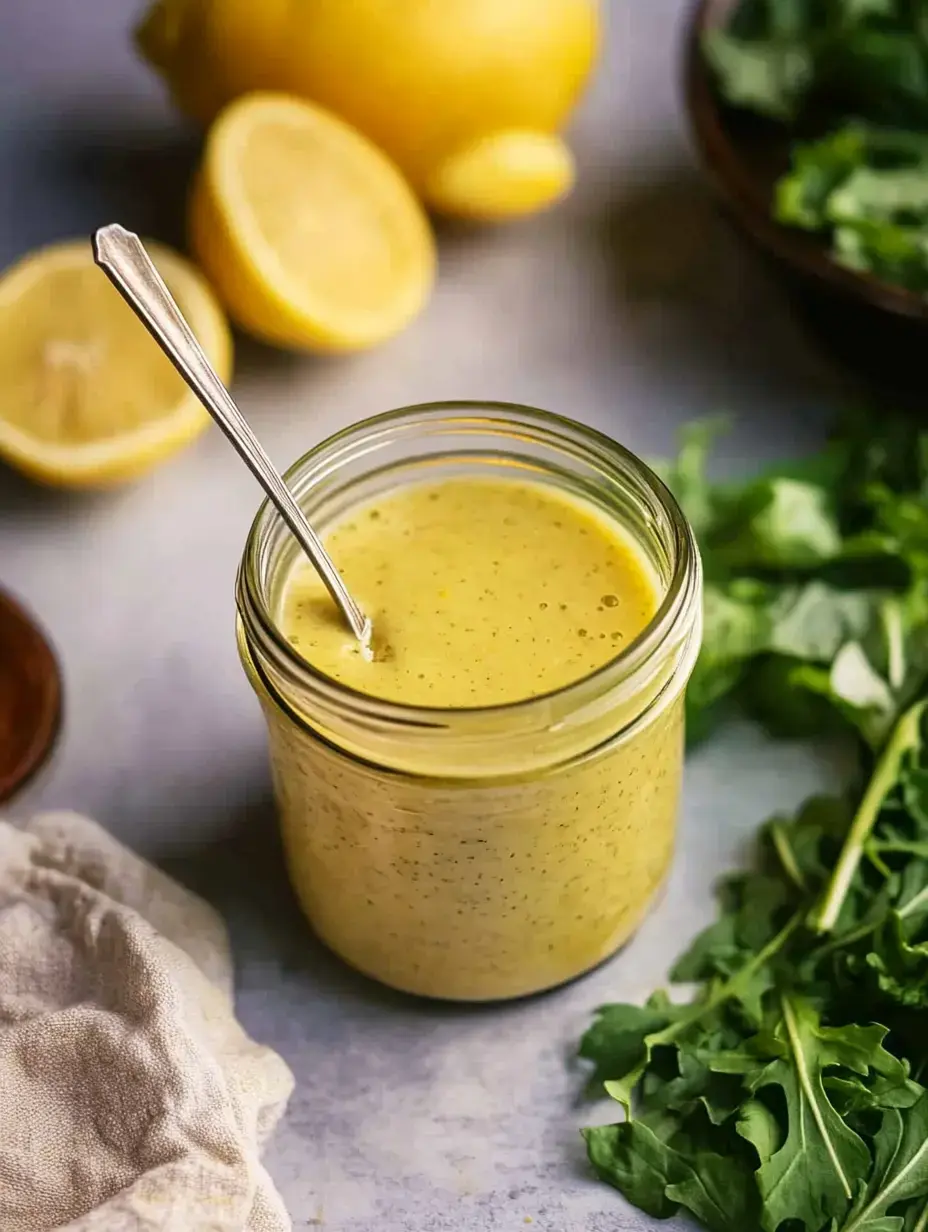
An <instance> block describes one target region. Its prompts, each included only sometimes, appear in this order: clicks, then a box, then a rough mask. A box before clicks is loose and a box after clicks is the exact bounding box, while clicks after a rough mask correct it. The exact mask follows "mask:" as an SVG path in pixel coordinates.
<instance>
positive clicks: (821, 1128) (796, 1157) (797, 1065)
mask: <svg viewBox="0 0 928 1232" xmlns="http://www.w3.org/2000/svg"><path fill="white" fill-rule="evenodd" d="M773 1044H774V1045H776V1044H778V1045H780V1047H781V1049H782V1055H781V1056H779V1057H777V1059H776V1060H773V1061H771V1062H770V1064H769V1065H767V1066H766V1067H764V1068H763V1069H762V1070H761V1071H760V1072H759V1073H757V1074H755V1075H754V1076H753V1077H751V1078H750V1079H749V1080H748V1085H749V1087H750V1089H751V1090H753V1091H755V1092H757V1091H760V1090H763V1089H764V1088H766V1087H769V1086H771V1085H775V1086H778V1087H780V1088H781V1090H782V1092H783V1095H784V1098H785V1101H786V1109H787V1122H788V1131H787V1135H786V1139H785V1141H784V1142H783V1145H782V1146H781V1147H780V1149H779V1150H778V1151H777V1152H776V1153H775V1154H774V1155H772V1156H771V1157H770V1158H769V1159H768V1160H767V1161H766V1162H765V1163H764V1164H762V1166H761V1167H760V1169H759V1170H758V1172H757V1184H758V1189H759V1191H760V1194H761V1198H762V1200H763V1218H762V1226H763V1228H764V1229H765V1232H776V1230H777V1229H778V1228H779V1226H780V1224H781V1223H783V1222H785V1221H786V1220H788V1219H795V1220H798V1221H799V1222H801V1223H802V1224H803V1225H804V1226H805V1227H806V1228H807V1229H809V1232H817V1230H818V1229H820V1228H821V1227H822V1226H823V1225H824V1224H826V1223H827V1221H828V1220H829V1219H833V1218H836V1217H840V1216H842V1215H843V1214H844V1212H845V1210H846V1209H847V1208H848V1206H849V1205H850V1202H851V1199H852V1198H853V1195H854V1190H855V1187H856V1182H857V1178H858V1177H860V1176H862V1175H866V1173H867V1172H868V1170H869V1167H870V1153H869V1151H868V1149H867V1146H866V1144H865V1143H864V1142H863V1141H862V1139H861V1138H860V1137H859V1136H858V1135H857V1134H856V1133H854V1131H853V1130H852V1129H851V1128H850V1127H849V1126H848V1125H847V1124H846V1122H845V1121H844V1120H842V1118H841V1116H840V1115H839V1114H838V1112H837V1111H836V1109H835V1108H834V1106H833V1104H832V1103H831V1101H830V1100H829V1098H828V1095H827V1092H826V1091H825V1087H824V1084H823V1074H824V1071H825V1070H826V1069H828V1068H829V1067H831V1066H843V1067H846V1068H849V1069H851V1070H853V1071H855V1072H857V1073H861V1074H866V1073H867V1072H868V1071H869V1064H870V1059H871V1055H872V1049H871V1048H869V1047H868V1046H867V1042H865V1041H864V1040H863V1039H862V1038H861V1036H860V1029H859V1028H844V1029H832V1028H828V1027H823V1026H821V1024H820V1023H819V1021H818V1016H817V1015H816V1013H815V1011H814V1010H813V1009H812V1008H811V1007H810V1006H809V1005H807V1004H806V1003H805V1002H804V1001H802V1000H800V999H798V998H789V997H785V998H783V1001H782V1018H781V1019H780V1022H779V1023H778V1024H777V1027H776V1030H775V1033H774V1041H773ZM771 1050H772V1048H771Z"/></svg>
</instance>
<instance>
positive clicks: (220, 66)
mask: <svg viewBox="0 0 928 1232" xmlns="http://www.w3.org/2000/svg"><path fill="white" fill-rule="evenodd" d="M137 40H138V44H139V46H140V48H141V50H142V52H143V54H144V55H145V57H146V58H147V59H148V60H149V61H150V62H151V63H152V64H153V65H154V66H155V67H156V68H158V69H159V70H160V71H161V72H162V74H163V75H164V77H165V79H166V80H167V82H168V84H169V86H170V88H171V91H172V93H173V96H174V98H175V100H176V101H177V103H178V104H179V106H180V107H181V108H182V109H183V110H184V111H186V112H188V113H189V114H191V115H193V116H195V117H197V118H199V119H200V120H202V121H204V122H208V121H210V120H212V118H213V116H214V115H215V114H216V113H217V112H218V111H219V110H220V109H221V108H222V107H223V106H224V105H225V104H226V103H227V102H229V101H230V100H232V99H233V98H236V97H237V96H238V95H240V94H244V93H246V92H248V91H252V90H275V91H284V92H287V93H291V94H295V95H298V96H300V97H303V98H306V99H309V100H311V101H314V102H316V103H320V104H321V105H322V106H324V107H327V108H329V109H330V110H331V111H334V112H336V113H337V114H338V115H340V116H342V117H343V118H344V119H346V120H347V121H348V122H349V123H351V124H353V125H354V126H355V127H357V128H359V129H360V130H361V131H362V132H363V133H365V134H366V135H367V136H368V137H369V138H371V139H372V140H373V141H375V142H376V143H377V144H378V145H379V146H380V147H381V148H382V149H383V150H385V151H386V152H387V153H388V154H389V155H390V156H391V157H392V158H393V159H394V161H395V162H396V163H397V164H398V165H399V166H400V168H401V169H402V170H403V171H404V172H405V174H406V176H407V178H408V179H409V180H410V181H411V183H412V184H413V186H414V187H415V188H416V189H417V191H418V192H419V193H420V194H421V195H422V196H423V197H424V198H425V199H426V200H427V201H428V202H429V203H430V204H432V205H433V206H435V207H436V208H438V209H440V210H443V211H444V212H448V213H455V214H465V215H471V216H473V217H487V218H492V217H503V216H506V215H512V214H519V213H528V212H531V211H532V210H534V209H537V208H539V207H540V206H542V205H545V204H548V202H549V201H550V200H552V199H555V198H556V197H558V196H560V195H562V194H563V193H564V192H565V191H566V190H567V189H568V188H569V187H570V184H571V182H572V178H573V164H572V160H571V157H570V153H569V151H568V149H567V147H566V146H565V145H564V144H563V142H562V141H561V140H560V138H559V137H558V136H557V133H558V130H559V129H560V128H561V126H562V125H563V124H564V123H565V121H566V119H567V117H568V115H569V113H570V111H571V109H572V107H573V106H574V104H575V103H576V101H577V99H578V97H579V95H580V92H581V90H582V88H583V86H584V84H585V82H586V80H587V78H588V76H589V74H590V70H591V67H592V65H593V62H594V59H595V55H596V51H597V48H598V43H599V13H598V5H597V3H596V0H155V4H154V6H153V7H152V9H151V10H150V11H149V13H148V15H147V16H146V17H145V19H144V20H143V22H142V24H141V25H140V27H139V29H138V31H137Z"/></svg>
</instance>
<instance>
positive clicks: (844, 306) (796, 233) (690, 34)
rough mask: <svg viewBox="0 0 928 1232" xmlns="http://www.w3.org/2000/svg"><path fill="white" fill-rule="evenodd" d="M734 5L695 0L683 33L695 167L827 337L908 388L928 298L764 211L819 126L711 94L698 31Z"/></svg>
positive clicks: (927, 323) (871, 370) (872, 371)
mask: <svg viewBox="0 0 928 1232" xmlns="http://www.w3.org/2000/svg"><path fill="white" fill-rule="evenodd" d="M736 3H737V0H698V3H696V4H695V5H694V8H693V11H692V15H691V18H690V21H689V25H688V27H687V30H686V42H685V49H684V101H685V106H686V110H687V113H688V118H689V123H690V128H691V131H692V135H693V139H694V142H695V146H696V152H697V155H698V157H699V160H700V162H701V163H702V167H703V170H704V171H705V174H706V176H707V177H708V179H709V181H710V183H711V185H712V187H713V188H714V190H715V192H716V194H717V195H718V198H719V200H720V202H721V204H722V206H723V208H724V209H725V211H726V212H727V214H728V215H729V217H730V218H731V219H732V221H733V222H734V223H735V225H736V226H737V227H738V229H739V230H740V231H741V232H742V233H743V234H745V235H746V236H747V237H748V238H749V239H750V240H751V241H752V242H753V243H754V244H755V245H756V246H757V247H758V248H759V249H760V250H761V251H762V252H764V253H765V254H766V256H767V257H768V259H769V260H770V261H771V262H772V263H773V265H774V267H775V268H776V270H777V271H778V272H779V273H780V274H781V275H783V277H784V278H785V280H786V282H787V285H788V288H789V290H790V291H791V292H792V293H794V294H795V295H796V296H797V297H798V300H799V304H800V307H801V309H802V310H803V312H804V313H805V315H806V316H807V317H808V318H809V320H810V321H811V323H812V324H813V326H814V327H815V328H816V329H817V330H818V331H819V332H820V333H821V334H822V335H823V337H824V338H825V339H826V340H827V341H828V342H829V344H831V345H832V346H835V347H837V348H838V349H839V350H840V352H841V353H842V355H843V357H844V358H845V359H847V360H849V361H850V362H851V363H852V364H854V365H855V366H856V367H859V368H863V369H864V371H865V372H866V374H867V375H868V376H873V377H876V378H877V379H879V380H880V381H881V382H884V381H887V380H888V381H890V382H891V383H893V384H896V383H899V384H901V385H903V386H908V385H909V384H910V383H911V381H912V380H913V378H914V379H917V377H918V373H917V371H916V365H917V355H916V353H915V352H916V351H917V350H920V351H921V352H922V354H923V352H924V346H925V342H926V341H928V299H926V298H925V297H924V296H922V295H918V294H916V293H915V292H912V291H907V290H904V289H902V288H899V287H894V286H892V285H891V284H889V283H885V282H883V281H881V280H880V279H878V278H874V277H872V276H871V275H869V274H865V273H858V272H857V271H855V270H850V269H845V268H844V267H843V266H841V265H839V264H838V263H837V262H836V261H835V260H834V259H833V258H832V256H831V254H830V251H829V241H828V239H827V238H823V237H819V236H816V235H813V234H810V233H808V232H805V231H801V230H798V229H794V228H792V227H784V226H781V225H780V224H779V223H777V222H775V221H774V219H773V217H772V214H771V209H772V205H773V197H774V187H775V185H776V182H777V180H778V179H779V178H780V176H781V175H782V174H783V172H784V171H786V170H787V169H788V167H789V163H790V149H791V147H792V145H793V144H794V143H795V142H796V141H797V140H803V139H808V138H810V137H814V136H820V135H821V132H820V131H819V132H808V133H805V132H799V133H797V132H796V131H795V130H792V129H787V128H786V127H785V126H783V125H778V124H775V123H773V122H771V121H766V120H764V119H762V118H760V117H757V116H754V115H752V114H750V113H747V112H741V111H736V110H734V109H733V108H730V107H727V106H726V105H725V104H724V103H723V102H722V101H721V99H720V98H719V96H718V94H717V92H716V90H715V84H714V81H713V78H712V73H711V71H710V69H709V67H708V66H707V64H706V61H705V58H704V56H703V53H702V46H701V44H702V38H703V36H704V35H705V34H706V33H707V32H708V31H710V30H712V29H717V28H718V27H719V26H722V25H724V24H725V22H726V20H727V18H728V16H729V15H730V13H731V12H732V10H733V8H734V7H735V4H736ZM921 366H922V369H923V368H924V359H922V361H921ZM921 383H922V385H923V384H924V377H923V376H922V378H921Z"/></svg>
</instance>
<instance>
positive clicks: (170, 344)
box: [93, 223, 371, 649]
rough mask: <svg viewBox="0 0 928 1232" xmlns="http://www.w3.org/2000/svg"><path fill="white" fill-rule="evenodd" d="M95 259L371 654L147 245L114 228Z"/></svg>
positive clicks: (336, 579) (362, 622) (355, 612)
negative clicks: (237, 456)
mask: <svg viewBox="0 0 928 1232" xmlns="http://www.w3.org/2000/svg"><path fill="white" fill-rule="evenodd" d="M93 255H94V260H95V261H96V263H97V265H99V266H100V268H101V269H102V270H103V272H104V273H105V274H106V276H107V277H108V278H109V280H110V282H112V284H113V285H114V286H115V288H116V290H117V291H119V293H120V295H122V297H123V299H124V300H125V301H126V303H127V304H128V305H129V307H130V308H132V310H133V311H134V312H135V314H136V315H137V316H138V318H139V319H140V320H141V322H142V324H143V325H145V327H146V328H147V329H148V332H149V333H150V334H151V335H152V337H153V338H154V339H155V341H156V342H157V343H158V344H159V346H160V347H161V349H162V350H163V351H164V353H165V355H167V357H168V359H169V360H170V361H171V363H172V364H173V365H174V367H175V368H176V369H177V370H178V372H179V373H180V374H181V376H182V377H183V378H184V380H185V381H186V382H187V384H188V385H189V386H190V388H191V389H192V390H193V392H194V393H195V394H196V396H197V397H198V398H199V399H200V401H201V402H202V403H203V405H204V406H205V407H206V409H207V410H208V411H209V413H210V415H212V417H213V419H215V421H216V423H217V424H218V425H219V427H220V428H221V429H222V430H223V432H224V433H225V434H226V436H227V437H228V438H229V440H230V441H231V443H232V445H233V446H234V447H235V448H236V449H237V450H238V452H239V454H240V455H241V457H242V459H243V460H244V462H245V464H246V465H247V466H248V468H249V470H250V471H251V473H252V474H253V475H254V477H255V478H256V479H257V480H258V482H259V483H260V484H261V486H262V487H263V488H264V490H265V492H266V493H267V495H268V496H269V498H270V500H271V502H272V503H273V504H274V505H275V506H276V508H277V509H278V511H279V512H280V515H281V517H282V518H283V519H284V521H285V522H286V524H287V526H289V528H290V530H291V531H292V532H293V535H294V538H295V539H296V541H297V542H298V543H299V545H300V547H301V548H302V549H303V551H304V552H305V553H306V555H307V556H308V557H309V559H310V560H311V561H312V563H313V565H314V566H315V568H316V569H317V570H318V572H319V575H320V576H321V578H322V580H323V582H325V585H326V588H327V589H328V591H329V594H330V595H331V596H332V598H333V599H334V600H335V602H336V603H337V604H338V606H339V608H340V609H341V611H342V614H343V615H344V617H345V620H346V621H347V622H348V625H349V626H350V628H351V631H352V632H353V633H354V635H355V637H356V638H357V639H358V641H359V642H360V643H361V645H362V647H364V648H365V649H367V648H369V646H370V638H371V624H370V620H369V619H368V618H367V617H366V616H365V615H364V612H363V611H362V610H361V608H360V607H359V606H358V604H357V603H356V602H355V600H354V599H353V598H352V597H351V595H350V594H349V593H348V590H347V588H346V587H345V583H344V582H343V581H342V579H341V575H340V574H339V572H338V570H337V569H336V568H335V565H334V564H333V563H332V560H331V558H330V557H329V555H328V553H327V552H326V550H325V548H324V547H323V544H322V540H321V539H320V538H319V536H318V535H317V534H316V532H315V531H314V530H313V528H312V527H311V526H310V524H309V522H308V521H307V520H306V515H305V514H304V513H303V510H302V509H301V508H300V506H299V505H298V504H297V502H296V501H295V500H294V498H293V494H292V493H291V491H290V489H289V488H288V487H287V485H286V484H285V483H284V481H283V479H282V478H281V476H280V475H279V474H278V472H277V470H276V469H275V468H274V465H273V463H272V462H271V460H270V458H269V457H268V456H267V454H266V453H265V452H264V450H263V449H262V448H261V445H260V443H259V442H258V438H257V437H256V436H255V434H254V432H252V430H251V428H250V426H249V425H248V422H247V420H246V419H245V417H244V416H243V415H242V413H241V411H240V410H239V409H238V407H237V406H236V405H235V403H234V402H233V401H232V397H231V395H230V394H229V391H228V390H227V389H226V387H225V385H223V383H222V381H220V379H219V377H218V376H217V375H216V373H215V372H214V371H213V367H212V365H211V364H210V362H209V360H208V359H207V358H206V355H205V354H204V352H203V348H202V347H201V346H200V344H199V342H197V340H196V338H195V337H194V334H193V331H192V330H191V328H190V326H189V325H188V324H187V322H186V320H185V319H184V317H183V314H182V313H181V311H180V309H179V308H178V306H177V304H176V303H175V301H174V298H173V296H172V295H171V292H170V291H169V290H168V288H167V287H166V286H165V284H164V280H163V279H162V277H161V275H160V274H159V273H158V271H157V270H156V269H155V267H154V265H153V264H152V261H151V258H150V257H149V256H148V253H147V252H146V251H145V248H144V246H143V245H142V241H141V240H140V239H139V237H138V236H137V235H135V234H133V232H131V231H127V230H126V229H125V228H124V227H120V226H119V225H118V224H116V223H111V224H110V225H109V226H107V227H101V228H100V229H99V231H97V232H95V234H94V236H93Z"/></svg>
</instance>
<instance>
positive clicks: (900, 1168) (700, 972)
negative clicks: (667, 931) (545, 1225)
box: [581, 421, 928, 1232]
mask: <svg viewBox="0 0 928 1232" xmlns="http://www.w3.org/2000/svg"><path fill="white" fill-rule="evenodd" d="M878 431H879V436H878V438H876V439H874V438H871V437H869V436H868V435H867V433H866V431H865V430H864V427H863V425H862V424H860V423H857V424H855V423H849V424H847V425H845V428H844V430H843V431H842V432H841V433H840V434H839V435H838V436H837V437H836V438H835V440H834V441H833V442H832V443H831V444H830V445H829V446H828V447H827V448H826V449H825V450H824V451H823V452H822V453H821V454H820V455H818V456H816V457H814V458H812V459H810V460H809V461H808V462H807V463H805V464H803V465H801V466H792V467H786V468H778V469H776V470H775V471H771V472H770V473H768V474H766V475H764V476H762V477H760V478H757V479H755V480H753V481H751V482H749V483H746V484H739V485H722V486H713V485H711V484H709V483H708V482H707V480H706V478H705V472H704V460H705V454H706V449H707V444H708V440H709V438H710V432H709V430H708V429H707V428H706V427H705V426H702V427H699V428H696V429H692V430H691V431H690V432H689V433H688V435H687V439H686V441H685V443H684V447H683V449H682V452H681V455H680V457H679V459H678V460H677V462H676V463H675V464H674V465H673V466H671V467H666V468H664V469H665V474H666V477H667V478H668V480H669V481H670V483H671V485H672V486H673V488H674V489H675V491H676V492H677V494H678V496H679V498H680V500H681V501H682V503H683V504H684V506H685V507H686V509H687V512H688V513H689V516H690V517H691V518H692V519H693V521H694V524H695V526H696V529H697V534H698V536H699V538H700V541H701V544H702V549H703V554H704V559H705V564H706V576H707V594H706V640H705V647H704V651H703V654H702V657H701V659H700V662H699V664H698V666H697V669H696V673H695V675H694V681H693V685H694V687H693V691H692V692H691V694H690V696H689V700H688V705H689V715H690V721H691V722H693V723H695V724H697V726H698V727H699V729H700V734H705V732H706V730H707V729H708V727H709V726H710V724H711V722H712V721H715V720H717V718H718V715H719V713H720V708H721V707H722V706H723V705H724V704H735V703H741V704H742V705H744V706H746V707H747V708H748V710H749V711H751V712H752V713H756V714H758V715H760V717H761V718H762V719H764V721H766V722H767V723H768V725H769V726H771V727H773V728H774V729H775V730H777V731H778V732H789V733H792V734H795V733H797V732H801V733H803V734H806V735H816V734H820V733H824V732H830V731H834V730H837V729H841V728H843V729H845V730H847V731H849V732H851V733H853V736H854V739H855V740H856V742H857V747H858V749H859V753H860V756H859V758H858V772H857V774H856V776H855V779H854V781H853V782H852V783H851V784H849V786H848V789H847V791H846V792H845V793H843V794H841V795H840V796H835V797H823V798H815V799H812V800H810V801H808V802H807V803H806V804H805V805H804V806H803V808H801V809H800V811H799V812H798V814H797V815H796V816H795V817H793V818H775V819H773V820H772V821H770V822H769V823H768V824H767V825H766V826H765V827H764V828H763V830H762V831H761V833H760V835H759V838H758V844H757V859H756V862H755V866H754V868H753V869H752V871H750V872H748V873H745V874H742V875H739V876H737V877H733V878H731V879H729V880H728V881H727V882H726V883H725V884H724V885H723V887H722V889H721V893H720V912H719V916H718V919H717V921H716V923H715V924H713V925H712V926H711V927H710V928H709V929H708V930H707V931H706V932H704V933H703V934H702V935H701V936H700V937H698V938H697V940H696V941H695V942H694V943H693V945H692V946H691V947H690V949H689V950H688V951H687V953H686V954H685V955H684V956H683V957H682V958H681V959H680V960H679V961H678V963H677V964H676V967H675V968H674V971H673V973H672V979H673V980H674V981H678V982H684V983H687V984H694V985H695V989H696V991H695V994H694V996H693V999H692V1000H691V1001H690V1002H688V1003H676V1002H674V1001H671V1000H670V999H669V998H668V997H667V995H666V994H665V993H657V994H655V995H654V996H653V997H652V998H651V999H650V1000H649V1001H648V1003H647V1004H646V1005H645V1006H643V1007H641V1006H633V1005H609V1006H605V1007H603V1008H602V1009H601V1010H600V1011H599V1013H598V1015H597V1017H596V1020H595V1022H594V1023H593V1025H592V1026H591V1028H590V1029H589V1031H588V1032H587V1033H586V1035H585V1036H584V1039H583V1041H582V1045H581V1055H582V1056H584V1057H585V1058H587V1059H588V1060H589V1061H590V1062H592V1064H593V1067H594V1075H593V1081H594V1083H596V1084H598V1083H600V1082H604V1083H605V1085H606V1090H607V1092H608V1093H609V1095H611V1096H612V1097H613V1098H614V1099H616V1100H617V1101H618V1102H619V1103H620V1104H621V1105H622V1106H623V1108H624V1109H625V1113H626V1117H625V1119H624V1120H623V1121H621V1122H620V1123H619V1124H616V1125H611V1126H604V1127H599V1128H594V1129H589V1130H586V1131H585V1136H586V1140H587V1146H588V1151H589V1156H590V1159H591V1161H592V1164H593V1166H594V1168H595V1170H596V1171H597V1173H598V1174H599V1175H600V1176H601V1177H602V1178H603V1179H604V1180H606V1181H608V1182H610V1183H611V1184H613V1185H616V1186H617V1187H618V1188H619V1189H621V1190H622V1191H623V1192H624V1193H625V1195H626V1196H627V1197H628V1198H629V1199H630V1200H631V1201H632V1202H634V1203H635V1204H636V1205H638V1206H639V1207H641V1208H642V1209H643V1210H645V1211H647V1212H649V1213H651V1214H652V1215H654V1216H657V1217H659V1218H663V1217H668V1216H670V1215H672V1214H674V1213H675V1212H676V1211H677V1210H678V1209H679V1208H681V1207H683V1208H685V1209H687V1210H688V1211H690V1212H691V1213H692V1214H693V1215H695V1217H696V1218H697V1219H698V1220H699V1221H700V1222H701V1224H702V1225H703V1226H705V1227H706V1228H710V1229H713V1230H714V1232H778V1230H780V1232H803V1230H805V1232H928V1090H926V1088H925V1087H924V1086H922V1083H921V1079H922V1077H923V1076H925V1078H926V1082H928V720H926V713H925V711H926V705H928V623H926V613H928V452H926V438H923V436H922V435H921V434H919V433H918V432H917V431H916V430H915V429H914V428H912V427H911V426H910V425H907V424H905V423H896V422H894V421H884V422H883V423H882V424H881V425H879V427H878Z"/></svg>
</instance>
